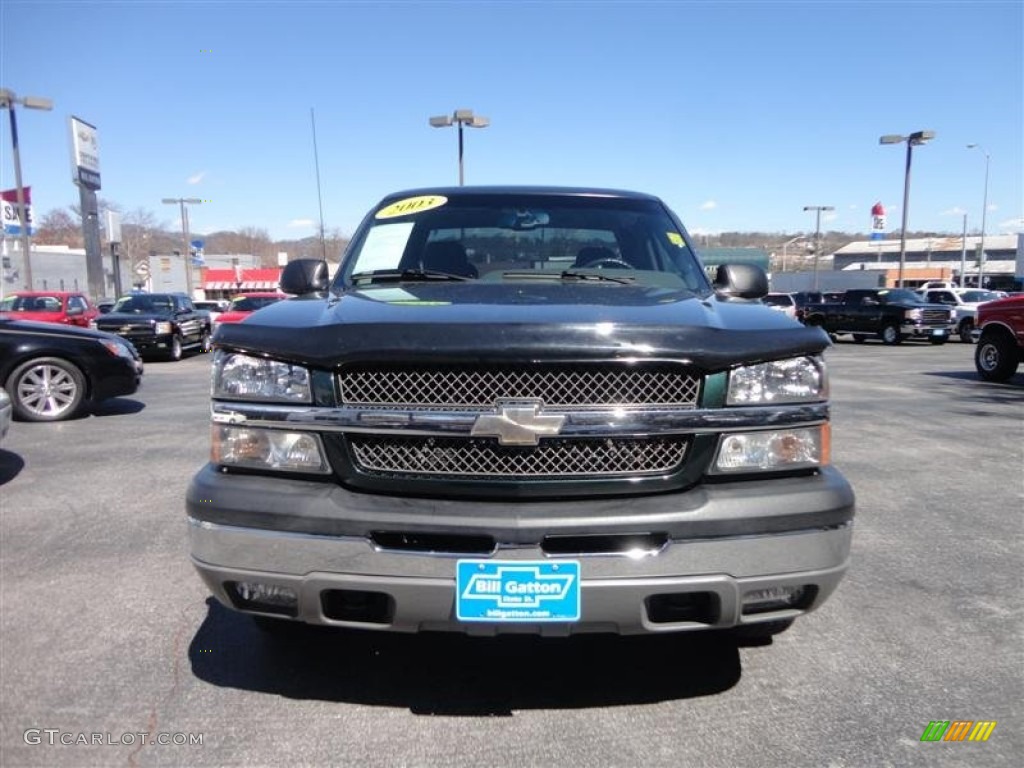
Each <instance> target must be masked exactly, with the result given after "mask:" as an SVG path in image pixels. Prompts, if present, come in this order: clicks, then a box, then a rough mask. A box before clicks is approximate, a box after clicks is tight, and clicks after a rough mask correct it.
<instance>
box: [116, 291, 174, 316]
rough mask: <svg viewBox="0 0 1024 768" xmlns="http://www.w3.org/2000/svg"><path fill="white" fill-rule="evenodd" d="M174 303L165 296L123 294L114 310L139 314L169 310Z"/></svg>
mask: <svg viewBox="0 0 1024 768" xmlns="http://www.w3.org/2000/svg"><path fill="white" fill-rule="evenodd" d="M173 308H174V304H173V302H172V301H171V299H170V298H169V297H167V296H143V295H139V296H125V297H124V298H123V299H118V300H117V304H115V305H114V309H113V311H114V312H126V313H130V314H135V315H140V314H144V313H146V312H170V311H171V310H172V309H173Z"/></svg>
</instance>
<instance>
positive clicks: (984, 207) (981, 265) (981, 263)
mask: <svg viewBox="0 0 1024 768" xmlns="http://www.w3.org/2000/svg"><path fill="white" fill-rule="evenodd" d="M967 148H968V149H980V150H981V151H982V152H984V153H985V197H984V199H983V201H982V203H981V247H980V248H979V249H978V250H979V251H980V253H978V290H981V289H982V288H984V287H985V285H984V282H985V280H984V276H985V214H986V213H987V212H988V161H989V156H988V150H986V149H985V148H984V147H983V146H981V144H968V145H967Z"/></svg>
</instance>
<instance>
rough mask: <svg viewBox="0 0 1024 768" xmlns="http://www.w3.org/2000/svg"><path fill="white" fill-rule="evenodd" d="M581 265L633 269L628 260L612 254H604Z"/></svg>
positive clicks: (594, 267) (588, 267)
mask: <svg viewBox="0 0 1024 768" xmlns="http://www.w3.org/2000/svg"><path fill="white" fill-rule="evenodd" d="M581 266H582V267H583V269H601V268H602V267H611V268H612V269H635V267H634V266H633V265H632V264H630V263H629V262H628V261H623V260H622V259H617V258H615V257H614V256H605V257H603V258H600V259H594V260H593V261H590V262H587V263H586V264H583V265H581Z"/></svg>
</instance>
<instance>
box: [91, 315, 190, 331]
mask: <svg viewBox="0 0 1024 768" xmlns="http://www.w3.org/2000/svg"><path fill="white" fill-rule="evenodd" d="M173 319H174V313H173V312H107V314H105V315H100V316H99V317H97V318H96V325H97V326H100V327H101V328H106V327H109V326H112V325H127V324H128V323H148V322H157V321H160V322H166V321H168V320H173Z"/></svg>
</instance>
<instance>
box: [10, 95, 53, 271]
mask: <svg viewBox="0 0 1024 768" xmlns="http://www.w3.org/2000/svg"><path fill="white" fill-rule="evenodd" d="M15 104H21V105H22V106H23V107H25V108H26V109H42V110H45V111H47V112H49V111H50V110H51V109H53V102H52V101H50V99H44V98H42V97H40V96H24V97H22V98H20V99H19V98H18V97H17V96H16V95H15V93H14V91H11V90H8V89H7V88H0V107H3V108H4V109H6V110H7V111H8V112H9V113H10V116H11V156H12V157H13V158H14V184H15V187H17V196H18V221H19V222H20V224H21V252H22V259H23V261H24V268H25V282H26V283H27V284H28V289H29V290H32V253H31V251H30V250H29V247H30V246H29V234H28V206H26V205H25V187H24V186H23V185H22V183H21V155H20V154H19V152H18V121H17V119H16V118H15V116H14V105H15Z"/></svg>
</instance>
